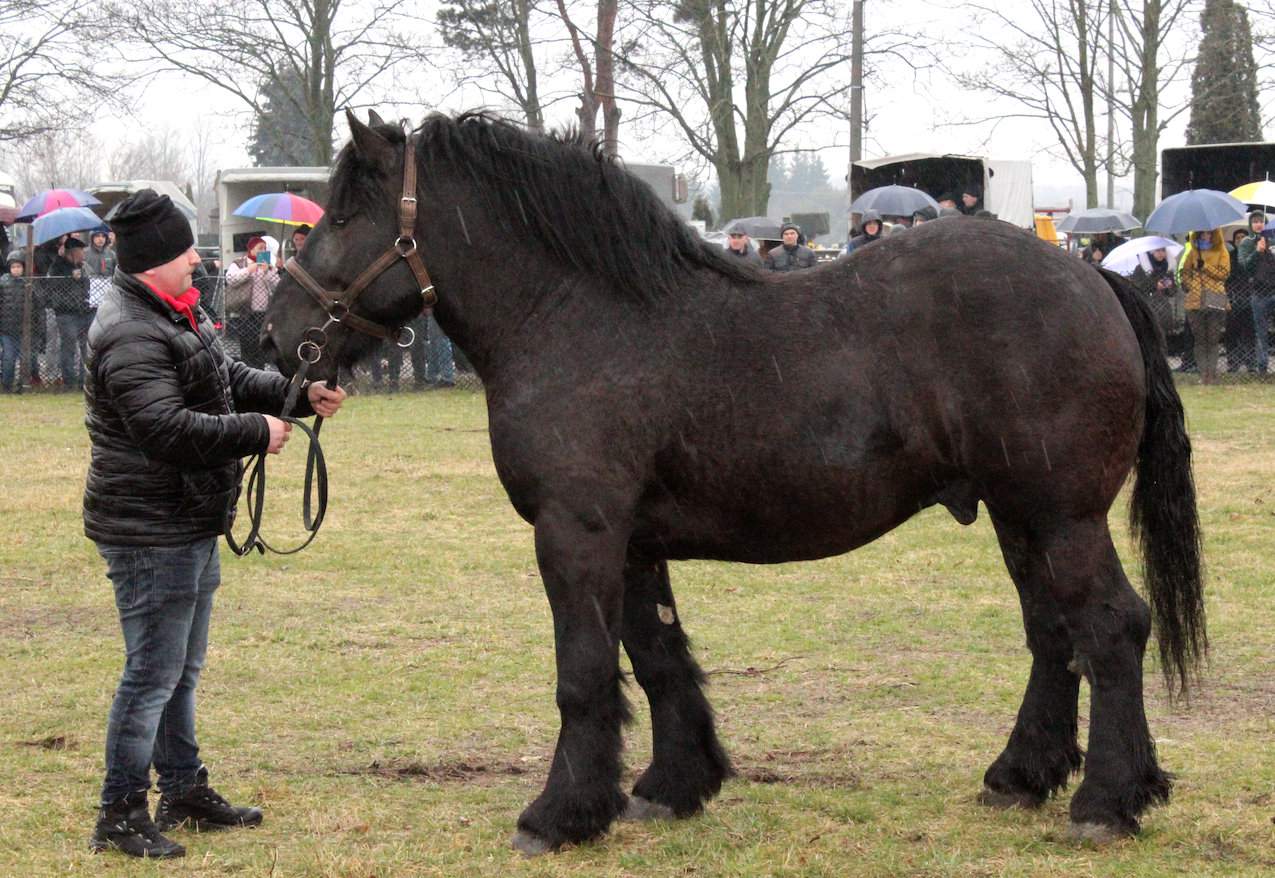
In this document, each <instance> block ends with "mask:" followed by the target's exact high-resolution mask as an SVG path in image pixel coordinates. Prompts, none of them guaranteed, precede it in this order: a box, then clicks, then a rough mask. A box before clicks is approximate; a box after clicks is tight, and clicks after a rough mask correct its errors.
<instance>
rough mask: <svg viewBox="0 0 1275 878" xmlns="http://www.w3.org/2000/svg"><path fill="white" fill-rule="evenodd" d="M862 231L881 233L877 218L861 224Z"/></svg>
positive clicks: (870, 233)
mask: <svg viewBox="0 0 1275 878" xmlns="http://www.w3.org/2000/svg"><path fill="white" fill-rule="evenodd" d="M863 233H864V234H865V235H879V234H881V223H880V222H879V221H878V220H868V221H867V222H866V223H864V224H863Z"/></svg>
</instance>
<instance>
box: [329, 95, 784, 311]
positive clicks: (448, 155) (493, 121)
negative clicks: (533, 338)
mask: <svg viewBox="0 0 1275 878" xmlns="http://www.w3.org/2000/svg"><path fill="white" fill-rule="evenodd" d="M374 130H375V131H376V132H377V133H378V134H380V135H381V136H383V137H385V138H386V139H387V140H390V141H391V142H393V143H400V144H401V143H405V142H406V137H405V135H404V133H403V130H402V128H400V127H398V126H394V125H380V126H375V128H374ZM416 131H417V133H419V134H420V144H419V148H418V154H417V159H418V162H420V164H421V169H422V176H423V175H424V174H425V173H428V171H427V170H426V169H427V167H429V166H431V165H432V164H433V163H435V162H439V161H441V162H445V163H447V164H449V165H450V166H451V167H452V168H453V169H454V170H455V171H456V172H457V173H458V174H461V175H464V176H465V177H467V178H469V179H470V180H471V181H472V186H473V189H474V192H475V194H476V197H479V198H482V199H484V200H485V201H486V202H487V205H488V206H489V207H490V208H491V209H492V211H493V213H495V214H496V216H497V217H498V218H499V219H500V220H501V221H502V222H503V223H504V224H505V226H506V228H507V230H508V232H509V234H511V235H522V236H526V235H530V236H532V237H534V238H535V239H536V240H539V241H540V242H541V243H543V244H544V245H545V246H546V247H548V248H549V250H550V251H551V252H552V253H553V254H554V255H555V256H556V257H558V258H559V259H562V260H563V261H565V262H566V263H567V264H569V265H571V266H573V267H575V268H578V269H581V270H584V271H589V272H592V273H595V274H597V275H599V276H600V277H602V278H603V279H604V280H605V281H607V284H606V285H607V286H608V287H611V288H613V289H615V290H616V291H618V292H620V293H621V294H623V295H628V296H631V297H635V298H637V299H638V300H647V299H652V298H655V297H658V296H661V295H667V294H671V293H672V292H673V291H674V290H676V289H677V288H678V287H680V286H681V285H682V284H683V283H684V282H685V280H686V279H687V275H688V274H689V273H690V272H692V271H694V270H697V269H707V270H709V271H712V272H714V273H716V274H718V275H721V276H723V277H725V278H727V279H729V280H732V281H736V282H745V283H747V282H758V280H759V272H757V271H756V270H755V269H752V268H749V267H748V266H746V265H742V264H739V263H738V261H736V260H729V259H728V258H727V257H726V255H725V253H724V252H723V250H722V249H721V248H720V247H717V246H715V245H712V244H708V243H706V242H704V241H702V240H701V239H700V238H699V236H698V235H696V234H695V232H694V231H693V230H692V229H691V228H690V226H688V225H687V224H686V223H684V222H683V221H682V220H681V219H680V218H678V217H677V215H676V214H674V213H673V212H672V211H671V210H669V209H668V208H667V207H665V206H664V204H663V203H661V202H660V200H659V198H657V197H656V195H655V193H654V192H652V191H651V189H650V187H649V186H647V185H646V184H645V183H644V182H642V181H641V180H639V179H637V178H636V177H634V176H632V175H630V174H628V173H627V172H625V171H624V169H623V167H622V165H621V163H620V162H619V161H617V160H615V159H613V158H611V157H609V156H606V155H605V154H604V153H603V152H602V150H601V148H600V146H598V145H593V146H590V145H586V144H585V143H584V142H583V141H582V139H581V138H580V137H579V135H578V134H575V133H567V134H563V135H558V136H554V137H550V136H546V135H543V134H536V133H532V132H528V131H525V130H523V129H522V128H519V127H518V126H516V125H514V124H512V123H510V122H506V121H504V120H502V119H499V118H497V117H495V116H492V115H489V114H487V113H483V112H469V113H462V114H460V115H459V116H456V117H454V118H453V117H450V116H445V115H441V114H434V115H431V116H429V117H428V118H426V119H425V121H424V122H422V123H421V125H420V127H419V128H417V129H416ZM359 164H360V163H359V158H358V156H357V155H356V154H355V152H354V150H353V149H352V148H351V147H349V146H347V147H346V148H345V149H344V150H342V152H341V154H340V156H339V157H338V159H337V162H336V166H335V167H334V169H333V172H332V186H331V194H332V200H333V203H335V204H350V203H363V204H369V200H375V199H378V198H383V197H384V196H383V195H381V194H380V193H376V192H372V191H370V190H369V187H366V186H360V185H359V181H360V180H363V179H366V175H365V174H364V173H360V171H363V170H365V169H362V168H361V167H359ZM369 206H370V205H369Z"/></svg>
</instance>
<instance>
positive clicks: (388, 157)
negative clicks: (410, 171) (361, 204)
mask: <svg viewBox="0 0 1275 878" xmlns="http://www.w3.org/2000/svg"><path fill="white" fill-rule="evenodd" d="M345 120H346V122H347V123H349V126H350V139H351V142H352V143H353V144H354V151H355V153H357V154H358V156H359V158H361V159H363V160H364V161H365V162H368V163H369V164H371V165H374V166H376V167H377V168H380V169H381V170H383V171H389V169H390V168H391V167H393V164H394V147H393V145H392V144H391V143H390V142H389V141H388V140H386V139H385V138H384V137H382V136H381V135H379V134H377V133H376V132H375V131H373V130H372V129H371V128H369V127H367V126H366V125H364V124H363V123H362V122H360V121H359V120H358V118H357V117H356V116H355V115H354V114H353V113H352V112H350V111H349V110H346V111H345Z"/></svg>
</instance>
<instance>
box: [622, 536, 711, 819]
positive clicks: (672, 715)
mask: <svg viewBox="0 0 1275 878" xmlns="http://www.w3.org/2000/svg"><path fill="white" fill-rule="evenodd" d="M623 636H624V649H625V651H626V652H627V653H628V654H629V660H630V661H631V662H632V663H633V676H634V677H635V678H636V679H637V681H638V684H639V685H640V686H641V687H642V689H643V691H644V692H645V693H646V697H647V701H648V702H649V703H650V706H651V738H652V749H653V753H654V756H653V758H652V760H651V764H650V766H649V767H648V768H647V769H646V771H644V772H643V773H642V776H641V777H640V778H638V781H637V783H636V784H634V786H633V796H632V798H631V799H630V800H629V809H628V811H627V812H626V813H625V817H626V818H627V819H636V820H641V819H651V818H666V817H675V816H676V817H687V816H690V815H692V814H695V813H697V812H698V811H699V810H700V809H701V808H703V805H704V802H706V801H707V800H708V799H711V798H712V797H713V796H715V795H717V793H718V791H719V790H720V789H721V787H722V781H724V780H725V779H726V778H727V777H730V775H731V774H732V771H731V767H730V760H729V759H728V758H727V756H726V752H725V751H724V750H723V749H722V745H721V743H720V742H719V741H718V738H717V731H716V729H715V728H714V726H713V709H712V707H710V706H709V703H708V699H707V698H706V697H705V696H704V693H703V691H702V689H701V687H702V686H703V684H704V674H703V672H702V671H701V670H700V667H699V665H698V664H697V663H696V662H695V659H694V658H693V657H692V656H691V651H690V643H689V641H688V639H687V637H686V634H685V632H684V631H683V630H682V621H681V619H680V618H679V616H678V613H677V605H676V604H675V603H674V601H673V590H672V587H671V586H670V585H669V578H668V564H667V562H665V561H649V560H645V559H639V558H633V557H632V556H630V558H629V562H628V564H626V565H625V569H624V626H623Z"/></svg>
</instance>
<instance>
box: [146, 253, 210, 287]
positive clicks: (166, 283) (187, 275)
mask: <svg viewBox="0 0 1275 878" xmlns="http://www.w3.org/2000/svg"><path fill="white" fill-rule="evenodd" d="M198 264H199V253H197V252H196V251H195V248H194V247H191V248H190V249H188V250H187V251H186V252H185V253H183V254H181V255H180V256H178V257H177V258H176V259H170V260H169V261H168V262H165V263H164V264H163V265H157V266H155V267H154V268H148V269H147V270H146V271H143V272H142V277H144V278H146V280H147V282H149V283H150V285H151V286H153V287H154V288H155V289H157V290H159V291H160V292H161V293H167V294H168V295H170V296H180V295H181V294H182V293H184V292H186V291H187V290H188V289H190V282H191V277H192V276H193V275H194V272H195V266H196V265H198Z"/></svg>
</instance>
